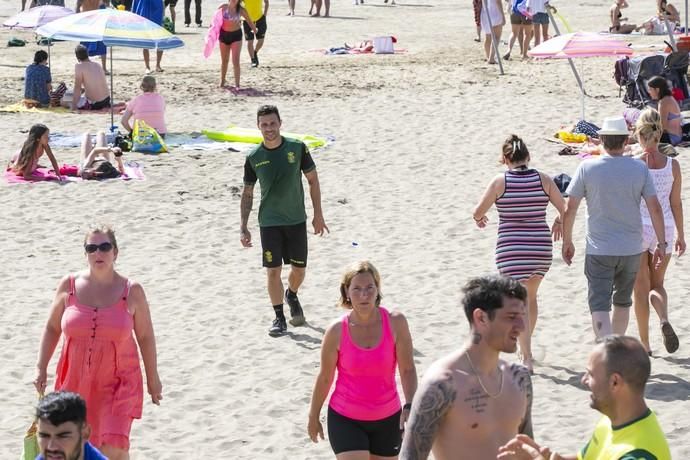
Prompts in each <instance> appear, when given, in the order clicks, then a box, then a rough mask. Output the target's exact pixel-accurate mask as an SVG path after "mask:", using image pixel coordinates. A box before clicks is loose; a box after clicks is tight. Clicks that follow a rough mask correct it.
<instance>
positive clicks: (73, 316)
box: [34, 227, 162, 460]
mask: <svg viewBox="0 0 690 460" xmlns="http://www.w3.org/2000/svg"><path fill="white" fill-rule="evenodd" d="M84 250H85V254H86V259H87V262H88V269H86V270H84V271H82V272H79V273H76V274H70V275H67V276H65V277H64V278H63V279H62V280H61V281H60V285H59V286H58V288H57V292H56V293H55V299H54V301H53V305H52V308H51V312H50V316H49V318H48V322H47V324H46V327H45V329H44V331H43V337H42V338H41V345H40V350H39V355H38V363H37V365H36V367H37V370H38V375H37V377H36V380H35V381H34V384H35V385H36V389H37V390H38V391H39V392H41V393H43V392H44V391H45V388H46V382H47V370H46V369H47V367H48V363H49V361H50V358H51V356H52V355H53V352H54V351H55V347H56V346H57V343H58V340H59V339H60V337H61V336H62V337H63V345H62V352H61V354H60V359H59V362H58V366H57V371H56V377H55V390H56V391H58V390H66V391H72V392H75V393H78V394H79V395H80V396H81V397H82V398H83V399H84V400H85V401H86V407H87V422H88V423H89V425H91V436H90V438H89V441H90V442H91V443H92V444H93V445H95V446H96V447H97V448H98V449H99V450H100V451H101V452H103V454H104V455H106V456H107V457H108V458H109V459H110V460H121V459H125V460H126V459H128V458H129V433H130V429H131V427H132V421H133V420H134V419H135V418H141V412H142V405H143V393H144V391H143V384H142V376H141V368H140V366H139V352H138V350H137V344H138V345H139V350H141V354H142V358H143V361H144V368H145V371H146V383H147V386H148V392H149V394H150V395H151V400H152V401H153V403H154V404H159V401H160V400H161V399H162V395H161V393H162V386H161V382H160V378H159V377H158V369H157V363H156V339H155V336H154V332H153V325H152V322H151V315H150V312H149V305H148V302H147V301H146V295H145V294H144V289H143V288H142V287H141V285H140V284H139V283H136V282H134V281H132V280H129V279H127V278H125V277H123V276H121V275H120V274H118V273H117V272H116V271H115V268H114V264H115V260H116V259H117V255H118V248H117V241H116V239H115V234H114V232H113V231H112V229H110V228H108V227H96V228H93V229H92V230H90V231H89V232H88V233H87V234H86V238H85V239H84ZM132 332H134V335H133V334H132ZM134 337H136V342H135V338H134Z"/></svg>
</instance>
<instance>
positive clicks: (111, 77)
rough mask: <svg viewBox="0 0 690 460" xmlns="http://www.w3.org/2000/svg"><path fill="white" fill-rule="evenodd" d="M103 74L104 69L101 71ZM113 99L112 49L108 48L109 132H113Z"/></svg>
mask: <svg viewBox="0 0 690 460" xmlns="http://www.w3.org/2000/svg"><path fill="white" fill-rule="evenodd" d="M103 71H104V72H105V69H103ZM114 102H115V99H113V47H112V46H111V47H110V132H111V133H114V132H115V114H114V113H113V111H114V109H113V104H114Z"/></svg>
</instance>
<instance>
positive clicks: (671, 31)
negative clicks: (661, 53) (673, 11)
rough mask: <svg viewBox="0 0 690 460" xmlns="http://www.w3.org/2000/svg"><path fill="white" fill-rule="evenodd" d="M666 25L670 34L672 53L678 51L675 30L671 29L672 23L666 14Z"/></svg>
mask: <svg viewBox="0 0 690 460" xmlns="http://www.w3.org/2000/svg"><path fill="white" fill-rule="evenodd" d="M664 24H665V25H666V32H668V42H669V43H670V44H671V51H678V47H677V46H676V39H675V38H673V29H674V28H675V27H674V28H671V23H670V22H669V21H668V17H667V16H666V15H665V14H664Z"/></svg>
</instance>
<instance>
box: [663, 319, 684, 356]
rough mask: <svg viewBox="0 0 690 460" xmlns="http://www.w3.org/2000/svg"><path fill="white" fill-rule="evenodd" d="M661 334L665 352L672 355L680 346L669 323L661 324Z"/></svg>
mask: <svg viewBox="0 0 690 460" xmlns="http://www.w3.org/2000/svg"><path fill="white" fill-rule="evenodd" d="M661 333H662V334H663V335H664V347H666V351H668V352H669V353H674V352H675V351H676V350H678V346H679V345H680V344H679V342H678V336H677V335H676V332H675V331H674V330H673V327H672V326H671V323H669V322H665V323H663V324H662V325H661Z"/></svg>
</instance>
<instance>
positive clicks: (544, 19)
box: [532, 13, 549, 24]
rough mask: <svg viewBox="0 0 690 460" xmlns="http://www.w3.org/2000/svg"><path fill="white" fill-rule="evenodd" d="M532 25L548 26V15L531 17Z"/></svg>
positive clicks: (538, 14) (540, 14)
mask: <svg viewBox="0 0 690 460" xmlns="http://www.w3.org/2000/svg"><path fill="white" fill-rule="evenodd" d="M532 23H534V24H548V23H549V15H548V14H546V13H536V14H535V15H534V16H532Z"/></svg>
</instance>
